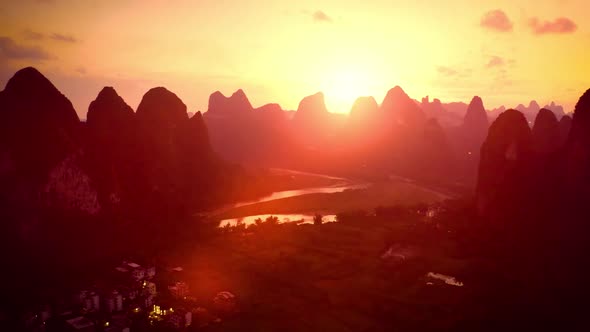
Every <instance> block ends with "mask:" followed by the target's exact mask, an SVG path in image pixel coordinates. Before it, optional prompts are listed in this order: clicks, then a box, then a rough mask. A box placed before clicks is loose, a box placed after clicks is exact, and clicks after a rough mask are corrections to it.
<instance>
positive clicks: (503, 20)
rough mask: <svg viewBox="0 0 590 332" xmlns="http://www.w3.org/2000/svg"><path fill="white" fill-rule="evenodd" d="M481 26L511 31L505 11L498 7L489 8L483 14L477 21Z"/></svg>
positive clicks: (511, 25) (510, 24)
mask: <svg viewBox="0 0 590 332" xmlns="http://www.w3.org/2000/svg"><path fill="white" fill-rule="evenodd" d="M479 25H480V26H481V27H482V28H486V29H490V30H494V31H498V32H510V31H512V27H513V24H512V21H510V19H509V18H508V16H507V15H506V13H504V12H503V11H502V10H500V9H496V10H491V11H489V12H487V13H485V14H484V15H483V17H482V18H481V20H480V21H479Z"/></svg>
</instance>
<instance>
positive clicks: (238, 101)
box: [207, 89, 253, 116]
mask: <svg viewBox="0 0 590 332" xmlns="http://www.w3.org/2000/svg"><path fill="white" fill-rule="evenodd" d="M252 109H253V108H252V104H250V101H249V100H248V97H246V94H245V93H244V91H243V90H242V89H239V90H237V91H236V92H234V93H233V94H232V95H231V96H230V97H225V96H224V95H223V94H222V93H221V92H219V91H215V92H214V93H212V94H211V96H209V108H208V109H207V112H208V113H209V112H210V113H211V115H219V116H223V115H243V114H245V113H247V112H250V111H252Z"/></svg>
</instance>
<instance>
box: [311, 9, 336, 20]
mask: <svg viewBox="0 0 590 332" xmlns="http://www.w3.org/2000/svg"><path fill="white" fill-rule="evenodd" d="M312 18H313V21H314V22H324V23H331V22H332V18H331V17H330V16H328V14H326V13H324V12H323V11H321V10H318V11H316V12H315V13H313V14H312Z"/></svg>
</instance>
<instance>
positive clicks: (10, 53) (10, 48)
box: [0, 37, 52, 60]
mask: <svg viewBox="0 0 590 332" xmlns="http://www.w3.org/2000/svg"><path fill="white" fill-rule="evenodd" d="M0 58H7V59H28V60H48V59H51V58H52V56H51V55H50V54H49V53H47V52H45V51H44V50H42V49H41V48H39V47H36V46H25V45H19V44H17V43H16V42H15V41H14V40H12V38H9V37H0Z"/></svg>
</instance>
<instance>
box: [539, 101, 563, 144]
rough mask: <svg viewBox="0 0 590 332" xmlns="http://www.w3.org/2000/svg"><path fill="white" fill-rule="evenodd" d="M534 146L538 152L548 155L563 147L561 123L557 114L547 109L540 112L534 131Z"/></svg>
mask: <svg viewBox="0 0 590 332" xmlns="http://www.w3.org/2000/svg"><path fill="white" fill-rule="evenodd" d="M532 135H533V145H534V148H535V150H536V151H537V152H539V153H541V154H548V153H551V152H553V151H555V150H556V149H557V148H559V147H560V146H561V143H562V141H561V139H560V132H559V123H558V122H557V118H556V117H555V114H554V113H553V112H551V111H550V110H548V109H546V108H542V109H541V110H539V113H538V114H537V117H536V118H535V123H534V125H533V130H532Z"/></svg>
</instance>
